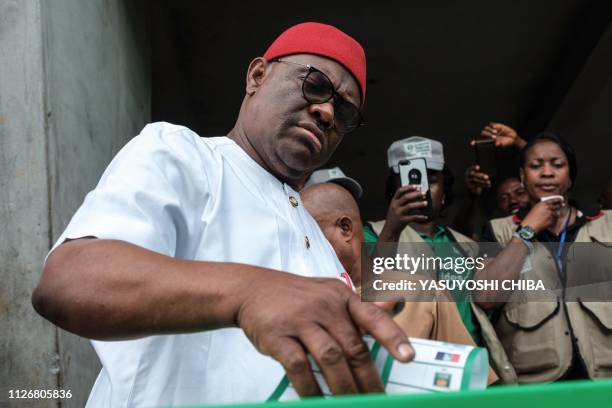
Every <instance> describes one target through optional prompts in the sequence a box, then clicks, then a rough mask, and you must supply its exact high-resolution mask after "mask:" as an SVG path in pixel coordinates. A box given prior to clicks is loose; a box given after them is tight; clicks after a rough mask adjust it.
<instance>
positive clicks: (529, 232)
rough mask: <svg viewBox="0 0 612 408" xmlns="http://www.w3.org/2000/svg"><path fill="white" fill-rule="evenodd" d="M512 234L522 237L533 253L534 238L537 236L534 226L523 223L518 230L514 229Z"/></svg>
mask: <svg viewBox="0 0 612 408" xmlns="http://www.w3.org/2000/svg"><path fill="white" fill-rule="evenodd" d="M512 236H513V237H517V238H518V239H520V240H521V242H522V243H523V244H525V246H526V247H527V249H528V250H529V253H530V254H533V240H534V238H535V231H534V230H533V228H531V227H528V226H526V225H521V226H520V227H518V229H517V230H516V231H514V233H512Z"/></svg>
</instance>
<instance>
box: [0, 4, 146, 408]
mask: <svg viewBox="0 0 612 408" xmlns="http://www.w3.org/2000/svg"><path fill="white" fill-rule="evenodd" d="M148 24H149V16H148V12H147V8H146V4H145V2H142V1H140V2H139V1H129V2H124V1H118V0H112V1H103V0H95V1H79V0H53V1H44V0H38V1H36V0H28V1H21V0H0V62H1V63H0V81H1V82H0V197H1V199H0V282H1V283H0V406H2V405H3V404H5V403H7V402H8V394H7V390H8V389H11V388H12V389H15V388H18V389H54V388H62V389H70V390H72V398H71V399H70V400H63V401H61V403H60V405H61V406H62V407H64V406H66V407H81V406H83V405H84V403H85V401H86V398H87V396H88V394H89V390H90V388H91V385H92V384H93V381H94V380H95V377H96V375H97V373H98V371H99V363H98V360H97V358H96V357H95V353H94V352H93V349H92V348H91V346H90V345H89V343H88V342H87V341H86V340H84V339H81V338H79V337H77V336H74V335H71V334H69V333H66V332H65V331H63V330H59V329H57V328H55V327H53V326H52V325H51V324H50V323H48V322H46V321H45V320H44V319H42V318H41V317H39V316H38V315H36V313H35V312H34V310H33V309H32V307H31V304H30V294H31V291H32V288H33V287H34V285H35V283H36V281H37V279H38V276H39V274H40V270H41V265H42V262H43V259H44V257H45V255H46V253H47V251H48V250H49V248H50V246H51V245H52V243H53V241H54V240H55V239H56V238H57V236H58V235H59V234H60V233H61V231H62V230H63V228H64V227H65V226H66V224H67V222H68V221H69V220H70V217H71V216H72V214H73V213H74V211H75V210H76V209H77V208H78V206H79V205H80V203H81V202H82V200H83V197H84V196H85V194H86V193H87V192H88V191H89V190H91V189H92V188H93V187H94V186H95V184H96V182H97V180H98V178H99V177H100V175H101V173H102V171H103V170H104V168H105V167H106V165H107V164H108V162H109V161H110V160H111V158H112V157H113V156H114V154H115V153H116V152H117V151H118V150H119V149H120V148H121V147H122V146H123V145H124V144H125V143H126V141H127V140H129V139H130V138H131V137H133V136H135V135H136V134H137V133H138V132H139V131H140V129H141V128H142V127H143V126H144V124H146V123H147V122H148V121H149V119H150V105H151V91H150V80H151V78H150V63H149V58H150V42H149V38H148V33H149V26H148ZM75 279H78V276H75ZM17 402H18V401H14V400H13V401H11V402H10V403H11V405H13V404H16V405H18V404H17ZM21 403H22V404H23V405H24V406H33V405H34V406H49V407H51V406H53V407H56V406H58V405H57V401H54V400H37V401H35V402H33V401H28V402H25V401H21Z"/></svg>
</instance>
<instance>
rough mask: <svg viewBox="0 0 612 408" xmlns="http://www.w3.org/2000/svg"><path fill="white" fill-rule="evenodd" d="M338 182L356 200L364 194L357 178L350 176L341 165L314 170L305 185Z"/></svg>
mask: <svg viewBox="0 0 612 408" xmlns="http://www.w3.org/2000/svg"><path fill="white" fill-rule="evenodd" d="M326 182H330V183H336V184H338V185H340V186H342V187H344V188H345V189H347V190H348V191H349V193H351V195H352V196H353V197H354V198H355V200H356V201H359V199H360V198H361V196H362V195H363V188H362V187H361V184H359V183H358V182H357V180H355V179H352V178H350V177H348V176H347V175H346V174H344V172H343V171H342V169H341V168H340V167H332V168H329V169H319V170H316V171H314V172H313V173H312V174H311V175H310V177H309V178H308V180H306V185H305V187H308V186H312V185H313V184H317V183H326Z"/></svg>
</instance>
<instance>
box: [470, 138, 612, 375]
mask: <svg viewBox="0 0 612 408" xmlns="http://www.w3.org/2000/svg"><path fill="white" fill-rule="evenodd" d="M577 173H578V166H577V163H576V158H575V155H574V151H573V149H572V148H571V146H570V145H569V144H568V143H567V142H566V141H565V140H563V139H561V138H560V137H558V136H557V135H555V134H552V133H542V134H540V135H538V136H536V137H535V138H534V139H533V140H531V141H530V142H529V143H527V144H526V145H525V146H524V148H523V150H522V152H521V160H520V178H521V181H522V183H523V184H524V186H525V189H526V191H527V193H528V194H529V200H530V203H529V204H530V205H529V207H528V208H523V209H521V210H519V211H518V212H517V213H515V214H512V215H509V216H507V217H504V218H498V219H494V220H491V222H490V225H489V227H488V232H487V234H485V239H486V238H487V237H488V239H490V240H492V241H496V242H498V243H499V244H501V246H502V247H503V250H502V251H501V252H500V253H499V254H498V255H497V256H496V257H495V258H494V259H493V260H491V261H490V262H489V263H487V264H486V265H485V267H484V268H483V269H481V270H479V271H477V273H476V279H484V280H491V279H497V280H500V281H503V280H512V281H516V280H518V279H519V278H520V279H529V280H532V281H542V282H546V284H547V286H546V287H545V289H548V290H550V289H557V290H558V291H559V292H558V293H559V295H556V294H555V298H554V299H555V300H553V299H549V300H543V301H533V300H532V301H530V300H529V299H527V300H521V299H518V300H514V298H513V297H511V296H512V293H504V292H499V291H498V292H496V291H489V292H483V293H482V295H483V297H482V298H481V297H480V294H476V298H475V302H476V303H477V304H478V305H479V306H480V307H482V308H483V309H485V310H488V311H489V312H490V313H491V314H492V316H493V318H492V323H493V325H494V327H495V330H496V332H497V334H498V336H499V339H500V340H501V343H502V345H503V347H504V349H505V350H506V352H507V355H508V357H509V359H510V362H511V367H512V372H511V373H509V375H511V376H514V377H516V378H517V380H518V382H520V383H538V382H549V381H557V380H562V379H580V378H583V379H584V378H603V377H611V376H612V326H611V325H610V316H612V303H610V300H611V299H596V300H601V301H589V299H588V298H584V299H583V298H578V299H576V298H567V297H566V296H568V293H571V292H568V290H573V289H574V287H573V286H571V285H570V283H571V282H575V281H580V277H581V276H584V274H585V273H586V272H588V271H589V265H588V261H589V259H586V260H584V262H579V261H578V260H576V259H575V260H574V262H570V260H569V258H568V251H569V249H568V248H569V247H570V246H571V243H574V242H576V243H581V242H588V243H590V244H589V245H596V246H597V247H596V249H601V250H605V251H609V249H606V248H607V247H606V245H608V244H606V243H609V242H612V212H611V211H599V210H595V211H590V210H588V209H586V208H577V207H575V206H574V205H572V202H571V201H570V200H569V192H570V189H571V188H572V186H573V184H574V180H575V179H576V175H577ZM534 243H542V244H539V245H534ZM549 244H552V245H549ZM583 248H584V247H583ZM577 251H578V249H575V250H574V251H572V252H571V254H572V255H571V256H572V257H574V256H578V255H577V254H578V253H579V252H577ZM527 259H529V261H527ZM606 259H609V258H606ZM594 266H595V267H597V268H606V267H607V265H606V264H602V265H594ZM604 273H607V274H609V273H610V270H609V269H608V270H607V272H604ZM604 279H607V280H608V281H609V279H610V277H609V275H608V276H607V277H604ZM591 285H592V284H591V283H590V284H589V285H586V287H590V288H591V289H592V290H593V293H596V292H595V290H596V289H597V286H596V285H592V286H591ZM545 293H546V292H545ZM554 293H557V292H554ZM521 296H526V295H524V294H523V295H521ZM509 300H512V301H511V302H509ZM507 301H508V302H507Z"/></svg>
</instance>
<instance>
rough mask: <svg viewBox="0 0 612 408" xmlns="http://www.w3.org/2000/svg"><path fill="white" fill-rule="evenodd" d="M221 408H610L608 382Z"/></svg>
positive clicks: (611, 392) (610, 384) (610, 385)
mask: <svg viewBox="0 0 612 408" xmlns="http://www.w3.org/2000/svg"><path fill="white" fill-rule="evenodd" d="M440 381H444V379H441V380H440ZM222 406H223V407H235V408H238V407H241V408H247V407H248V408H257V407H262V408H281V407H284V408H452V407H457V408H459V407H461V408H463V407H469V408H493V407H494V408H560V407H572V408H586V407H588V408H592V407H593V408H607V407H610V406H612V379H611V380H599V381H567V382H558V383H554V384H538V385H520V386H495V387H491V388H488V389H486V390H478V391H458V392H451V393H427V394H406V395H358V396H348V397H332V398H309V399H305V400H301V401H290V402H267V403H261V404H242V405H222ZM210 407H211V406H210V405H208V406H206V408H210ZM216 407H219V406H218V405H217V406H216Z"/></svg>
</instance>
